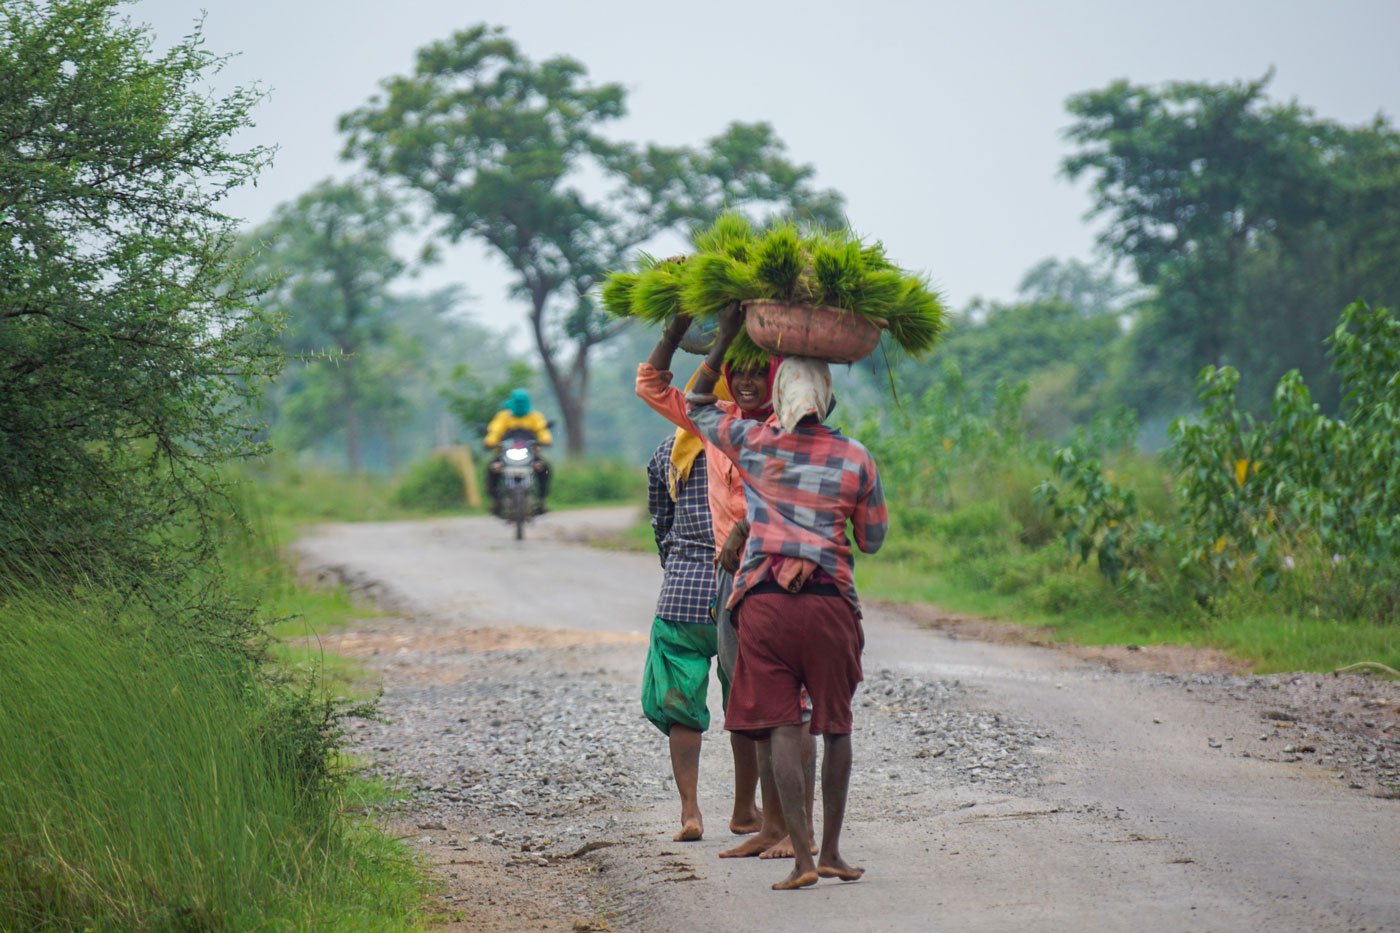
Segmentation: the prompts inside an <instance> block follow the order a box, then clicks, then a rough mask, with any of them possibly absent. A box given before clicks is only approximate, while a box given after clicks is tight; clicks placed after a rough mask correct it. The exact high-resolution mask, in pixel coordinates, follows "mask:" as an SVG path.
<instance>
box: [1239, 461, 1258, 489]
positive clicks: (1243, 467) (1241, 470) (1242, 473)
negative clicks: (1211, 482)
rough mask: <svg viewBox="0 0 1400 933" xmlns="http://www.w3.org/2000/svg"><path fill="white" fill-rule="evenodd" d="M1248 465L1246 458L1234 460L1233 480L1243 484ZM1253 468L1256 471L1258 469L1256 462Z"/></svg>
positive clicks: (1247, 472)
mask: <svg viewBox="0 0 1400 933" xmlns="http://www.w3.org/2000/svg"><path fill="white" fill-rule="evenodd" d="M1249 466H1250V463H1249V461H1248V460H1236V461H1235V482H1236V483H1238V484H1239V485H1241V486H1243V485H1244V481H1245V477H1247V476H1249ZM1254 469H1255V471H1256V472H1257V471H1258V469H1259V465H1258V464H1257V463H1256V464H1254Z"/></svg>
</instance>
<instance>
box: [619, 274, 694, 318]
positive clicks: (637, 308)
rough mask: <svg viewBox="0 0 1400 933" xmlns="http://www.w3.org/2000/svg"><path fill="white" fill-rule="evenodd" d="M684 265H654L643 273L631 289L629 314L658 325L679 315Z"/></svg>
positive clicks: (685, 277)
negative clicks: (630, 312)
mask: <svg viewBox="0 0 1400 933" xmlns="http://www.w3.org/2000/svg"><path fill="white" fill-rule="evenodd" d="M687 265H688V263H687V262H658V263H656V264H655V265H654V266H652V267H651V268H650V269H648V270H647V271H645V272H643V273H642V274H641V275H640V277H638V279H637V283H636V284H635V285H634V286H633V287H632V314H633V315H634V316H635V317H639V318H641V319H642V320H644V321H650V322H651V323H653V324H661V323H665V322H666V321H669V320H670V319H671V318H672V317H673V316H674V315H676V314H677V313H679V312H680V311H681V310H682V301H681V291H682V289H683V288H684V287H685V284H686V279H687V268H686V267H687Z"/></svg>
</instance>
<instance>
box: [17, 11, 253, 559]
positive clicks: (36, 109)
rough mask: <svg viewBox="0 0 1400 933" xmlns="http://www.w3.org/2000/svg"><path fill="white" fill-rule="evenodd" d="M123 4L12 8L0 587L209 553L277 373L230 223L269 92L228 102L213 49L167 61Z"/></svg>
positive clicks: (196, 49)
mask: <svg viewBox="0 0 1400 933" xmlns="http://www.w3.org/2000/svg"><path fill="white" fill-rule="evenodd" d="M115 7H116V2H115V0H50V2H45V3H40V2H37V0H8V2H6V3H5V4H4V5H3V7H0V572H3V570H4V569H6V568H8V569H9V570H14V569H15V568H16V567H18V566H20V565H27V566H30V567H32V566H34V563H35V562H42V561H44V560H49V561H51V562H56V563H61V564H63V565H65V566H72V565H74V564H75V562H79V563H80V562H81V561H83V560H92V561H95V562H97V563H99V564H101V565H102V566H105V567H106V568H108V569H111V568H112V567H113V566H114V564H120V565H124V566H127V567H130V568H133V569H136V570H137V571H138V572H139V573H140V574H141V577H142V579H149V578H150V577H149V572H150V571H151V570H153V569H156V568H157V567H160V566H164V567H171V568H173V567H176V566H178V564H176V563H174V562H171V561H169V560H162V555H168V554H169V553H170V552H169V551H168V549H167V548H166V547H164V546H162V545H161V543H160V542H162V541H164V542H165V544H166V545H170V544H171V542H174V541H180V542H184V543H189V542H193V543H194V544H195V545H196V546H198V545H207V544H209V543H210V541H211V540H212V538H210V537H209V536H201V535H193V536H190V535H187V534H185V533H184V532H182V531H179V530H178V529H179V527H180V526H181V525H182V524H185V523H184V522H182V521H181V519H183V518H188V517H191V516H193V517H196V518H199V517H207V513H205V512H203V511H202V510H201V504H202V503H205V502H207V501H208V495H207V494H208V492H209V490H210V486H211V483H212V482H213V481H214V473H213V472H212V471H211V470H210V469H208V467H209V466H211V465H213V464H216V463H218V462H220V461H222V460H225V459H226V458H228V457H231V456H236V455H239V454H243V453H247V452H248V451H250V450H252V449H254V447H255V446H256V431H257V425H256V424H255V423H254V422H253V420H252V419H250V418H249V417H248V414H247V412H248V408H247V406H246V404H245V403H246V402H249V401H250V400H251V399H252V397H253V396H254V395H255V392H256V386H257V385H258V384H259V382H260V381H261V377H263V376H265V375H267V374H268V373H270V372H272V371H274V370H275V368H276V364H277V360H276V358H275V356H276V355H275V353H272V352H270V351H269V349H268V344H269V321H268V320H267V319H266V317H265V316H264V315H263V314H262V313H261V312H259V311H258V309H257V308H256V307H255V306H254V305H252V304H251V302H250V301H249V300H248V298H249V296H248V294H247V293H246V292H244V291H241V290H238V289H230V288H229V287H228V286H227V285H226V283H227V281H228V279H229V273H230V269H231V266H232V263H233V260H232V255H233V254H232V247H233V245H234V236H235V222H234V221H233V220H232V219H231V218H229V217H227V216H225V215H224V214H223V213H222V212H221V209H220V202H221V200H222V199H223V198H224V197H225V196H226V195H227V194H228V192H229V191H230V190H232V189H234V188H236V187H238V186H240V185H242V184H245V183H247V182H248V181H249V180H250V179H252V178H253V176H254V175H255V173H256V172H257V171H258V169H259V168H260V167H261V166H262V165H263V164H264V162H265V161H266V159H267V153H266V152H264V151H262V150H258V149H252V150H248V151H239V150H237V149H234V148H232V147H231V146H230V144H229V139H230V137H231V135H232V134H234V133H235V132H236V131H237V130H239V129H240V128H242V127H243V126H244V125H245V124H247V122H248V116H249V111H250V109H251V108H252V107H253V105H254V103H255V102H256V100H257V96H258V95H257V93H256V92H253V91H243V90H240V91H234V92H233V93H232V94H230V95H229V96H227V97H211V96H210V95H209V94H208V92H207V89H206V87H205V85H204V80H205V78H206V77H207V76H208V75H209V74H210V73H211V72H212V71H213V70H216V69H217V68H218V67H219V59H218V58H216V57H215V56H212V55H210V54H209V53H208V52H206V51H204V49H203V48H202V43H201V39H200V36H199V35H198V33H197V32H196V33H195V34H194V35H192V36H190V37H187V38H185V39H183V40H181V41H180V42H178V43H176V44H175V45H174V47H172V48H171V49H170V50H169V51H167V52H164V53H162V54H160V55H154V54H153V53H152V51H151V40H150V37H149V35H148V34H147V33H146V32H145V31H144V30H143V29H142V28H139V27H135V26H131V25H129V24H127V23H125V22H124V21H123V20H121V19H119V18H118V17H117V14H116V12H115ZM194 525H195V527H196V528H200V527H205V524H204V523H203V522H195V523H194ZM50 569H51V570H52V569H53V567H52V564H51V567H50Z"/></svg>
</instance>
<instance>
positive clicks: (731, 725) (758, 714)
mask: <svg viewBox="0 0 1400 933" xmlns="http://www.w3.org/2000/svg"><path fill="white" fill-rule="evenodd" d="M733 618H734V620H735V622H736V624H737V626H738V629H739V657H738V659H737V661H736V662H735V665H734V682H733V684H732V685H731V686H730V690H729V708H728V709H727V710H726V711H725V716H724V727H725V728H726V729H728V730H729V731H730V732H738V733H740V734H744V735H750V736H752V737H754V738H759V737H762V736H764V735H766V734H767V733H768V731H769V730H771V729H772V728H773V727H775V726H789V725H798V724H800V723H801V722H802V710H801V708H800V706H799V703H798V687H806V688H807V692H808V693H809V694H811V697H812V727H811V728H812V732H813V734H821V733H829V734H832V735H842V734H846V733H849V732H850V731H851V698H852V697H853V696H855V692H856V687H857V686H858V685H859V684H860V682H861V680H862V679H863V674H862V672H861V668H860V652H861V648H863V647H864V646H865V632H864V631H863V630H862V629H861V625H860V619H858V618H857V617H856V613H855V610H854V609H853V608H852V607H851V604H850V603H849V602H847V601H846V599H845V597H843V596H841V595H840V593H839V592H838V591H837V590H836V588H835V587H829V586H813V587H808V589H807V590H804V591H803V592H801V593H785V592H783V591H781V590H778V589H777V587H776V586H775V587H772V588H771V589H770V588H769V587H766V586H762V587H759V588H758V591H757V592H750V593H749V594H748V595H746V596H745V597H744V598H743V600H742V601H741V602H740V603H739V605H738V606H736V607H735V610H734V616H733Z"/></svg>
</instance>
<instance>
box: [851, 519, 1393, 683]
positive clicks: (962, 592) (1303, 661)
mask: <svg viewBox="0 0 1400 933" xmlns="http://www.w3.org/2000/svg"><path fill="white" fill-rule="evenodd" d="M922 546H923V545H922V544H919V545H915V546H914V547H913V548H909V547H901V548H899V552H898V553H892V554H891V555H889V556H885V555H883V554H881V555H875V556H873V557H860V558H858V559H857V565H856V566H857V570H856V579H857V582H858V585H859V586H860V591H861V593H862V594H863V595H866V596H869V597H872V598H876V599H887V600H892V601H896V602H923V603H933V604H936V605H938V606H940V607H942V608H944V609H948V610H951V611H953V612H959V613H964V614H967V615H975V616H979V617H983V618H990V619H995V620H997V621H1005V622H1007V623H1008V624H1024V625H1036V626H1044V627H1046V628H1048V629H1050V630H1051V631H1052V632H1053V633H1054V635H1055V637H1056V638H1058V639H1060V640H1063V641H1066V642H1070V643H1073V644H1081V645H1121V644H1129V643H1131V644H1139V645H1156V644H1174V645H1188V646H1192V647H1200V648H1215V649H1218V650H1221V651H1223V652H1225V653H1226V654H1228V655H1230V656H1231V657H1234V658H1238V659H1240V660H1241V661H1244V662H1246V663H1247V664H1249V665H1250V666H1251V667H1252V668H1253V669H1254V671H1255V672H1256V673H1260V674H1268V673H1276V672H1280V671H1292V670H1310V671H1329V670H1333V669H1335V668H1337V667H1340V666H1343V665H1345V664H1350V663H1353V662H1355V661H1379V662H1381V663H1383V664H1388V665H1390V666H1391V667H1395V666H1396V664H1397V662H1400V631H1397V629H1396V627H1395V626H1383V625H1376V624H1374V623H1371V622H1366V621H1336V620H1332V619H1325V618H1302V617H1298V616H1296V615H1290V614H1288V613H1285V612H1280V611H1277V610H1270V609H1269V608H1267V607H1263V606H1258V605H1251V604H1250V603H1249V602H1243V604H1235V605H1226V606H1221V607H1219V608H1218V610H1217V611H1216V612H1214V613H1212V614H1206V613H1205V612H1201V613H1198V614H1195V615H1191V616H1182V615H1179V614H1176V613H1170V612H1162V613H1150V612H1141V611H1131V610H1129V609H1125V608H1123V605H1122V601H1121V600H1119V599H1118V598H1117V595H1116V594H1115V592H1114V591H1113V588H1112V586H1110V585H1109V584H1108V582H1107V581H1106V580H1104V579H1103V578H1102V577H1101V576H1100V575H1099V574H1098V573H1097V571H1095V570H1094V569H1093V568H1092V567H1072V566H1068V565H1067V562H1066V561H1064V560H1063V559H1061V558H1058V556H1057V555H1054V554H1051V553H1046V552H1039V553H1037V554H1035V555H1022V556H1021V558H1022V559H1021V560H1019V561H1018V560H1016V559H1015V558H1013V557H1010V556H1008V557H1006V558H1001V559H998V560H991V561H986V562H985V563H984V565H983V566H982V567H978V568H976V570H977V571H980V572H972V573H969V572H968V569H967V567H966V566H965V565H963V564H960V563H957V562H954V561H951V560H940V558H939V556H938V555H937V552H936V551H935V550H934V549H932V548H930V549H929V550H928V551H926V552H925V553H923V554H919V555H918V556H911V554H910V551H911V550H913V551H915V552H916V553H917V551H918V549H919V548H921V547H922ZM948 547H951V546H948ZM940 563H942V564H944V565H945V566H944V567H940ZM949 564H951V565H952V567H951V568H950V569H945V567H946V566H947V565H949ZM1042 565H1043V566H1042ZM988 576H990V577H992V578H993V579H992V580H991V581H990V585H988V581H987V580H986V579H985V578H986V577H988ZM970 581H971V582H970Z"/></svg>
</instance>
